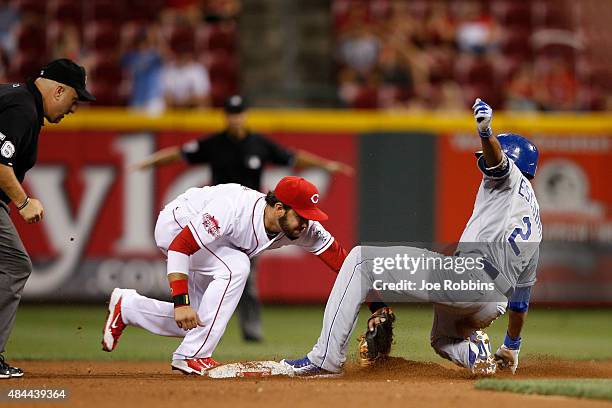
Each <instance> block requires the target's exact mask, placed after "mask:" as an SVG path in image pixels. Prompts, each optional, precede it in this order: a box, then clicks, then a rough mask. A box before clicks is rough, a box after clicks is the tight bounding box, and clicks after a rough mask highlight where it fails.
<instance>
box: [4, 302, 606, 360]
mask: <svg viewBox="0 0 612 408" xmlns="http://www.w3.org/2000/svg"><path fill="white" fill-rule="evenodd" d="M396 313H397V316H398V320H397V323H396V339H397V340H396V345H395V348H394V351H393V354H394V355H396V356H401V357H404V358H408V359H411V360H433V361H440V359H439V357H438V356H437V355H436V354H435V353H434V352H433V351H432V350H431V348H430V347H429V330H430V327H431V318H432V311H431V307H427V306H410V307H408V306H399V307H397V308H396ZM610 313H611V311H610V310H594V309H586V310H573V309H572V310H567V309H561V310H548V309H535V310H532V311H531V312H530V315H529V318H528V321H527V325H526V327H525V330H524V334H523V338H524V344H523V349H522V350H521V356H527V357H528V356H530V355H544V354H545V355H550V356H555V357H559V358H564V359H576V360H592V359H598V360H609V359H612V348H611V347H610V338H612V323H611V320H610ZM105 314H106V309H105V307H104V306H74V307H71V306H48V305H40V306H39V305H23V306H22V307H20V309H19V312H18V314H17V321H16V324H15V328H14V330H13V333H12V336H11V338H10V340H9V343H8V345H7V347H6V349H7V350H6V353H5V355H6V357H7V358H8V359H10V360H15V359H45V360H82V359H86V360H168V359H169V358H170V355H171V353H172V351H173V350H174V349H175V348H176V347H177V345H178V343H179V339H176V338H167V337H159V336H155V335H153V334H150V333H148V332H145V331H144V330H141V329H137V328H133V327H128V328H127V330H126V332H125V334H124V336H123V337H122V338H121V342H120V343H119V346H118V348H117V349H116V350H115V351H114V352H112V353H105V352H103V351H101V348H100V340H101V330H102V323H103V320H104V317H105ZM322 317H323V306H299V307H298V306H268V307H265V308H264V310H263V318H264V331H265V336H266V339H265V342H264V343H262V344H249V343H245V342H243V341H242V339H241V338H240V333H239V331H238V325H237V321H236V319H232V321H231V322H230V324H229V326H228V328H227V331H226V333H225V336H224V338H223V339H222V341H221V344H220V345H219V347H218V349H217V351H216V353H215V357H216V358H218V359H219V360H225V361H231V360H235V361H237V360H260V359H279V358H283V357H301V356H303V355H304V354H305V353H306V352H307V351H309V350H310V349H311V347H312V345H313V344H314V342H315V340H316V339H317V337H318V335H319V331H320V330H321V321H322ZM366 317H367V313H366V312H365V310H364V311H362V313H361V315H360V321H359V323H358V328H359V330H358V331H361V330H362V328H364V327H365V319H366ZM506 323H507V321H506V319H505V318H501V319H499V320H498V321H496V322H494V323H493V326H492V327H491V328H489V329H488V330H487V332H488V333H489V335H490V336H491V339H492V341H493V346H494V347H497V345H499V344H500V342H501V341H503V336H504V333H505V327H506ZM357 335H358V333H355V335H354V336H353V337H354V338H353V340H352V341H351V344H353V345H354V344H356V341H355V340H354V339H355V338H356V337H357ZM351 349H352V350H354V347H351Z"/></svg>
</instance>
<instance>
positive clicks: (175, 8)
mask: <svg viewBox="0 0 612 408" xmlns="http://www.w3.org/2000/svg"><path fill="white" fill-rule="evenodd" d="M203 8H204V1H203V0H166V8H164V10H163V11H162V12H161V14H160V17H161V21H162V24H163V25H166V26H173V25H181V26H185V25H186V26H190V27H195V26H196V25H197V24H198V23H199V22H200V21H202V18H203V17H202V11H203Z"/></svg>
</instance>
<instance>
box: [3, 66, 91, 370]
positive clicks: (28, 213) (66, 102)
mask: <svg viewBox="0 0 612 408" xmlns="http://www.w3.org/2000/svg"><path fill="white" fill-rule="evenodd" d="M85 81H86V74H85V69H84V68H83V67H81V66H79V65H77V64H75V63H74V62H72V61H70V60H68V59H58V60H55V61H52V62H51V63H49V64H48V65H47V66H45V67H44V68H42V70H41V71H40V73H39V76H38V78H35V79H33V80H28V81H27V82H26V83H15V84H0V353H3V352H4V347H5V346H6V343H7V341H8V338H9V335H10V334H11V330H12V328H13V323H14V322H15V315H16V313H17V306H19V301H20V299H21V293H22V292H23V288H24V286H25V283H26V281H27V279H28V277H29V276H30V273H31V272H32V262H31V261H30V257H29V256H28V253H27V252H26V250H25V248H24V246H23V243H22V242H21V239H20V238H19V234H17V230H16V229H15V226H14V225H13V222H12V221H11V218H10V217H9V204H10V203H11V202H12V203H13V204H14V205H15V207H16V209H17V211H19V214H20V215H21V216H22V217H23V219H24V220H25V221H26V222H27V223H28V224H33V223H36V222H39V221H41V220H42V219H43V215H44V209H43V206H42V203H41V202H40V201H38V200H37V199H35V198H32V197H28V195H27V194H26V192H25V191H24V189H23V187H22V186H21V183H22V182H23V179H24V177H25V174H26V172H27V171H28V170H30V169H31V168H32V167H33V166H34V164H35V163H36V157H37V152H38V135H39V133H40V129H41V127H42V126H43V125H44V118H46V119H47V121H48V122H51V123H59V122H60V121H61V120H62V119H63V118H64V116H65V115H68V114H70V113H74V112H75V111H76V109H77V105H78V102H79V101H88V102H89V101H94V100H95V98H94V97H93V95H91V94H90V93H89V92H88V91H87V89H86V88H85ZM22 376H23V371H22V370H20V369H19V368H17V367H11V366H10V365H8V364H7V363H6V362H5V361H4V357H3V356H2V354H0V379H8V378H11V377H22Z"/></svg>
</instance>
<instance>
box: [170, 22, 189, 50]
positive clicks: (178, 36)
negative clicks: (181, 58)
mask: <svg viewBox="0 0 612 408" xmlns="http://www.w3.org/2000/svg"><path fill="white" fill-rule="evenodd" d="M167 37H168V45H169V47H170V49H171V50H172V51H175V52H176V51H179V50H183V51H187V52H195V32H194V30H193V29H192V28H190V27H173V28H172V29H171V31H170V33H169V34H168V35H167Z"/></svg>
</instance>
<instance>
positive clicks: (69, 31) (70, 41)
mask: <svg viewBox="0 0 612 408" xmlns="http://www.w3.org/2000/svg"><path fill="white" fill-rule="evenodd" d="M58 29H59V30H60V32H59V35H58V36H57V41H56V42H55V43H54V44H53V49H52V50H51V55H52V56H53V58H54V59H58V58H68V59H71V60H75V61H79V60H80V59H81V40H80V38H79V32H78V30H77V28H76V27H75V26H74V25H67V26H65V27H61V28H58Z"/></svg>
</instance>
